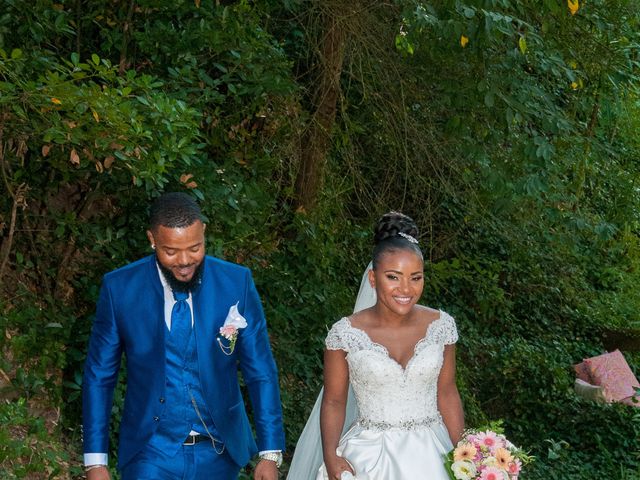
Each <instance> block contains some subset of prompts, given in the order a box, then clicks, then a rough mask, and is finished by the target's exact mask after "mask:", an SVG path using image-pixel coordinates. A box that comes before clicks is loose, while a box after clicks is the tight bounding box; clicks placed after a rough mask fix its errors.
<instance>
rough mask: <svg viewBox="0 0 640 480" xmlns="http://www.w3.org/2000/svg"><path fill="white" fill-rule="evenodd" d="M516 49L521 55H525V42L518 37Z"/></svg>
mask: <svg viewBox="0 0 640 480" xmlns="http://www.w3.org/2000/svg"><path fill="white" fill-rule="evenodd" d="M518 48H519V49H520V51H521V52H522V54H523V55H524V54H525V53H527V40H526V39H525V38H524V37H520V38H519V39H518Z"/></svg>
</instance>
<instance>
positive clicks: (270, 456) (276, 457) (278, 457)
mask: <svg viewBox="0 0 640 480" xmlns="http://www.w3.org/2000/svg"><path fill="white" fill-rule="evenodd" d="M260 458H261V459H262V460H271V461H272V462H276V467H277V468H280V465H282V452H265V453H261V454H260Z"/></svg>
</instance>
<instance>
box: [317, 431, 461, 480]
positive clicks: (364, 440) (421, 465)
mask: <svg viewBox="0 0 640 480" xmlns="http://www.w3.org/2000/svg"><path fill="white" fill-rule="evenodd" d="M452 449H453V445H452V444H451V439H450V438H449V434H448V433H447V429H446V428H445V426H444V425H443V424H442V423H438V424H436V425H433V426H431V427H424V428H419V429H415V430H401V429H390V430H383V431H378V430H367V429H364V428H363V427H361V426H360V425H358V424H355V425H354V426H353V427H351V428H350V429H349V430H348V431H347V432H346V433H345V434H344V436H343V437H342V439H341V440H340V444H339V445H338V448H337V449H336V452H337V453H338V455H340V456H341V457H344V458H345V459H346V460H347V461H348V462H349V463H350V464H351V465H352V466H353V469H354V470H355V472H356V479H357V480H405V479H406V480H410V479H411V480H415V479H417V478H420V479H424V480H449V478H450V477H449V476H448V474H447V472H446V470H445V468H444V457H445V455H446V454H447V453H449V452H450V451H451V450H452ZM328 479H329V477H328V475H327V471H326V469H325V467H324V465H322V466H321V467H320V470H319V472H318V475H317V477H316V480H328Z"/></svg>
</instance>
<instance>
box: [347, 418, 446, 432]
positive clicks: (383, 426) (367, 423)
mask: <svg viewBox="0 0 640 480" xmlns="http://www.w3.org/2000/svg"><path fill="white" fill-rule="evenodd" d="M356 423H357V424H358V425H360V426H361V427H362V428H364V429H366V430H375V431H384V430H420V429H422V428H429V427H433V426H434V425H438V424H440V423H442V417H441V416H440V414H436V415H433V416H431V417H425V418H416V419H412V420H406V421H404V422H399V423H390V422H376V421H374V420H369V419H367V418H359V419H358V420H357V422H356Z"/></svg>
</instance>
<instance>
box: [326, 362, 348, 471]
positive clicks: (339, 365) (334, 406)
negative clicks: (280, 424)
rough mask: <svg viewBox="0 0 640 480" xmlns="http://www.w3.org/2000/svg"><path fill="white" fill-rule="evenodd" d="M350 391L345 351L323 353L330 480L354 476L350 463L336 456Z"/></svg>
mask: <svg viewBox="0 0 640 480" xmlns="http://www.w3.org/2000/svg"><path fill="white" fill-rule="evenodd" d="M348 391H349V368H348V366H347V360H346V353H345V352H344V351H343V350H325V352H324V395H323V397H322V406H321V408H320V431H321V432H322V451H323V457H324V464H325V467H326V468H327V473H328V474H329V478H330V479H332V480H333V479H339V478H340V474H341V473H342V472H343V471H345V470H347V471H350V472H351V473H354V472H353V470H352V469H351V467H350V466H349V464H348V463H347V461H346V460H345V459H344V458H342V457H339V456H338V455H337V453H336V448H337V447H338V442H339V441H340V434H341V433H342V427H343V426H344V418H345V408H346V406H347V395H348Z"/></svg>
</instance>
